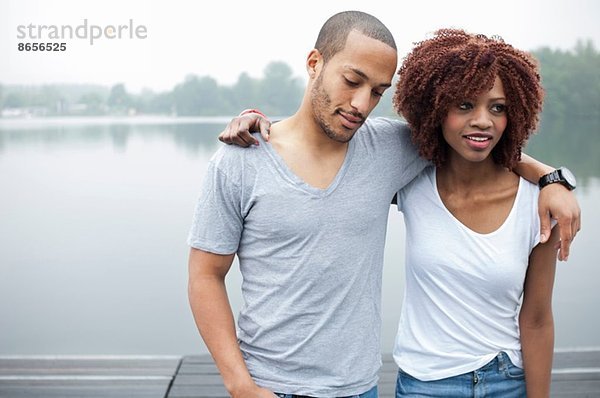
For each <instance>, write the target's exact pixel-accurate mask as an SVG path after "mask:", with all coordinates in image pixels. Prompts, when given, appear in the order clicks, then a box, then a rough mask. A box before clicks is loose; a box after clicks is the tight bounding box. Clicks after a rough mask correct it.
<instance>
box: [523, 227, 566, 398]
mask: <svg viewBox="0 0 600 398" xmlns="http://www.w3.org/2000/svg"><path fill="white" fill-rule="evenodd" d="M557 228H560V227H558V226H556V227H554V229H553V230H552V233H551V235H550V239H549V240H548V241H547V242H546V243H543V244H542V243H540V244H539V245H537V246H536V247H535V248H534V249H533V252H532V253H531V256H529V267H528V268H527V275H526V277H525V285H524V292H523V305H522V307H521V312H520V314H519V330H520V333H521V349H522V351H523V364H524V368H525V383H526V388H527V397H529V398H538V397H543V398H547V397H549V396H550V381H551V372H552V354H553V351H554V319H553V317H552V289H553V286H554V275H555V272H556V249H555V248H554V243H556V242H558V236H559V231H557V230H556V229H557Z"/></svg>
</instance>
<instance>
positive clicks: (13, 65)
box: [0, 0, 600, 92]
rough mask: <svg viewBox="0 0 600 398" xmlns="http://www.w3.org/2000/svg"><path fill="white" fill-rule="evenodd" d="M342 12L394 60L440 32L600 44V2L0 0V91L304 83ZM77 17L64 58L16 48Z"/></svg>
mask: <svg viewBox="0 0 600 398" xmlns="http://www.w3.org/2000/svg"><path fill="white" fill-rule="evenodd" d="M348 9H356V10H361V11H365V12H369V13H371V14H373V15H375V16H376V17H378V18H379V19H381V20H382V21H383V22H384V23H385V24H386V25H387V26H388V27H389V28H390V30H391V31H392V33H393V34H394V36H395V38H396V43H397V45H398V49H399V52H400V55H401V56H403V55H404V54H406V52H408V51H409V49H410V48H411V46H412V43H413V42H415V41H419V40H421V39H423V38H424V37H425V36H426V35H427V34H430V33H431V32H432V31H434V30H435V29H438V28H441V27H460V28H463V29H466V30H468V31H471V32H475V33H484V34H487V35H493V34H498V35H500V36H502V37H503V38H504V39H505V41H507V42H509V43H511V44H513V45H515V46H516V47H519V48H522V49H526V50H531V49H535V48H538V47H541V46H550V47H552V48H562V49H570V48H573V46H574V45H575V43H576V41H577V39H587V38H589V39H592V40H593V41H594V43H595V44H596V48H598V47H599V46H600V23H599V21H600V1H595V0H546V1H542V0H520V1H518V0H500V1H481V0H479V1H476V0H473V1H467V0H451V1H430V0H417V1H411V2H404V1H398V0H396V1H394V0H385V1H384V0H363V1H355V0H346V1H325V0H320V1H312V0H306V1H295V2H291V1H285V0H279V1H261V0H252V1H249V0H244V1H226V0H208V1H189V0H188V1H185V0H168V1H166V0H144V1H142V0H132V1H128V0H95V1H86V0H77V1H76V0H55V1H44V0H0V84H40V83H99V84H105V85H112V84H115V83H125V85H126V87H127V89H128V90H130V91H134V92H136V91H139V90H140V89H142V88H143V87H147V88H151V89H153V90H167V89H170V88H172V87H173V86H174V85H175V84H177V83H179V82H181V81H182V80H183V79H184V77H185V76H186V75H188V74H197V75H200V76H203V75H210V76H212V77H214V78H216V79H217V80H218V81H219V83H221V84H232V83H234V82H235V81H236V80H237V77H238V76H239V74H240V73H241V72H244V71H245V72H248V73H249V74H250V75H251V76H253V77H260V76H261V75H262V70H263V69H264V67H265V66H266V65H267V64H268V63H269V62H270V61H274V60H279V61H284V62H286V63H288V64H289V65H290V66H291V67H292V68H293V69H294V74H295V75H297V76H301V77H303V78H304V76H305V71H304V60H305V57H306V55H307V54H308V52H309V51H310V49H311V48H312V46H313V44H314V41H315V39H316V36H317V33H318V31H319V28H320V27H321V25H322V24H323V22H325V20H326V19H327V18H328V17H329V16H331V15H333V14H334V13H336V12H339V11H343V10H348ZM84 19H87V20H88V39H80V38H75V39H69V38H66V39H64V40H44V41H45V42H47V41H55V42H66V43H67V49H66V51H64V52H43V53H40V52H35V53H34V52H25V51H23V52H20V51H18V49H17V46H18V44H19V43H25V42H30V43H31V42H36V41H40V40H36V39H30V38H21V39H20V38H18V37H17V36H18V26H19V25H24V26H26V27H27V26H28V25H29V24H33V25H34V26H38V25H46V26H51V25H55V26H58V27H59V28H60V26H61V25H70V26H72V27H73V28H76V27H77V26H80V25H82V24H83V22H84ZM129 20H132V21H133V26H134V29H135V28H136V27H138V26H143V27H144V28H145V29H146V31H147V33H146V36H147V37H146V38H145V39H141V38H134V39H130V38H129V34H128V33H129V30H128V29H127V30H122V34H123V35H125V36H126V37H125V38H121V39H112V40H111V39H106V38H101V39H97V40H96V41H95V42H94V44H93V45H90V44H89V32H90V30H89V26H91V25H96V26H99V27H102V28H106V26H109V25H110V26H117V25H129V23H130V22H129ZM80 32H82V30H80ZM111 32H112V31H110V29H109V34H111ZM34 33H35V34H36V35H37V30H35V32H34ZM43 33H44V34H45V35H47V34H48V33H49V32H48V31H44V32H43ZM115 34H116V33H115ZM134 37H135V36H134Z"/></svg>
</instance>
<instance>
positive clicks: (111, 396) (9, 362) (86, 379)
mask: <svg viewBox="0 0 600 398" xmlns="http://www.w3.org/2000/svg"><path fill="white" fill-rule="evenodd" d="M180 359H181V358H180V357H176V356H160V357H159V356H142V357H139V356H136V357H130V356H119V357H116V356H93V357H69V356H65V357H46V356H44V357H7V356H4V357H0V397H3V398H4V397H9V398H12V397H17V398H19V397H44V398H45V397H48V398H54V397H85V398H88V397H90V398H95V397H98V398H100V397H107V398H121V397H123V398H124V397H144V398H164V397H165V395H166V394H167V393H168V389H169V387H170V385H171V382H172V380H173V377H174V375H175V373H176V372H177V369H178V367H179V363H180Z"/></svg>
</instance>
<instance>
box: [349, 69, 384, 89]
mask: <svg viewBox="0 0 600 398" xmlns="http://www.w3.org/2000/svg"><path fill="white" fill-rule="evenodd" d="M344 68H346V69H349V70H350V71H352V72H354V73H356V74H357V75H358V76H360V77H362V78H363V79H365V80H369V76H367V74H366V73H365V72H363V71H362V70H360V69H357V68H355V67H353V66H350V65H346V66H344ZM391 86H392V84H391V83H381V84H379V87H391Z"/></svg>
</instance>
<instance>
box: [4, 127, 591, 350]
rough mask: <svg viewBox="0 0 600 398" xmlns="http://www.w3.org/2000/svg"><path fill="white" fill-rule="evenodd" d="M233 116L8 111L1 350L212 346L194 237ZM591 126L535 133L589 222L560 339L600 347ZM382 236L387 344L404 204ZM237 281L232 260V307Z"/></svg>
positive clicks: (559, 316)
mask: <svg viewBox="0 0 600 398" xmlns="http://www.w3.org/2000/svg"><path fill="white" fill-rule="evenodd" d="M224 125H225V121H224V119H177V120H173V119H133V120H131V119H121V120H119V119H68V120H65V119H62V120H61V119H57V120H50V119H49V120H32V121H27V120H25V121H17V120H1V119H0V187H1V188H0V189H1V194H0V355H19V354H23V355H29V354H43V355H52V354H82V355H87V354H196V353H204V352H206V348H205V347H204V345H203V343H202V341H201V339H200V337H199V335H198V333H197V331H196V328H195V325H194V322H193V319H192V315H191V312H190V310H189V306H188V302H187V256H188V247H187V246H186V243H185V240H186V236H187V231H188V228H189V226H190V222H191V217H192V213H193V208H194V204H195V201H196V197H197V195H198V191H199V186H200V182H201V179H202V176H203V175H204V172H205V170H206V165H207V162H208V160H209V159H210V157H211V155H212V153H213V152H214V151H215V150H216V149H217V148H218V146H219V145H221V144H220V143H219V142H218V141H217V140H216V135H217V133H218V132H220V131H221V130H222V128H223V126H224ZM593 127H594V128H595V130H594V131H595V133H594V134H592V135H591V137H592V142H590V140H589V139H588V140H582V142H580V144H579V145H577V143H573V142H572V141H573V136H574V135H571V136H570V138H569V139H568V140H569V142H568V144H566V143H565V145H551V147H552V148H553V149H552V150H550V151H544V150H543V149H540V148H541V146H540V145H537V146H535V145H534V144H537V142H542V141H543V140H544V138H543V135H542V134H540V137H539V138H538V137H536V139H535V140H537V141H534V142H533V143H532V146H533V148H531V149H532V152H531V153H532V154H534V155H535V156H536V157H537V158H539V159H540V160H543V161H546V162H548V163H552V164H554V165H556V166H559V165H561V164H564V165H567V166H569V167H570V168H571V169H572V170H573V171H574V172H575V174H576V175H578V176H579V177H580V178H579V182H580V185H579V188H578V189H577V191H576V192H577V195H578V198H579V201H580V204H581V207H582V211H583V214H584V218H583V225H584V228H583V230H582V231H581V232H580V233H579V235H578V236H577V239H576V241H575V243H574V244H573V247H572V254H571V257H570V259H569V261H568V262H567V263H559V266H558V273H557V277H556V286H555V290H554V314H555V321H556V347H557V348H573V347H600V317H599V316H598V314H599V312H598V306H599V305H600V288H599V285H598V284H599V281H600V266H599V263H598V250H597V247H598V244H597V240H598V239H597V237H598V231H597V230H595V229H594V228H597V227H598V225H600V207H599V206H598V203H599V202H600V166H598V153H599V151H598V150H599V148H600V142H599V141H600V140H599V138H598V135H597V131H598V126H593ZM569 128H570V129H571V130H569V131H571V133H570V134H572V131H573V130H572V128H573V126H569ZM585 128H586V129H587V128H589V126H587V127H585ZM582 129H583V127H582ZM575 130H576V128H575ZM554 136H556V137H558V138H556V139H555V141H556V142H564V140H567V138H564V139H563V138H560V135H557V134H554ZM549 137H550V138H548V140H549V141H550V142H552V139H553V138H552V133H550V135H549ZM560 140H562V141H560ZM590 148H591V149H590ZM559 151H561V152H559ZM590 157H591V159H590ZM582 159H584V160H582ZM387 240H388V241H387V247H386V265H385V271H384V283H383V311H384V314H383V315H384V329H383V343H382V350H383V351H384V352H391V349H392V346H393V338H394V334H395V331H396V326H397V321H398V317H399V314H400V306H401V300H402V295H403V283H404V282H403V280H404V267H403V264H404V226H403V222H402V216H401V215H400V214H398V213H397V211H396V210H395V207H393V208H392V207H390V218H389V227H388V238H387ZM239 285H240V275H239V273H238V272H237V268H236V267H234V268H233V270H232V271H231V272H230V275H229V276H228V286H229V287H228V289H229V293H230V297H231V302H232V306H233V307H234V312H236V311H237V309H238V308H240V305H241V303H240V301H241V297H240V294H239Z"/></svg>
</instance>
